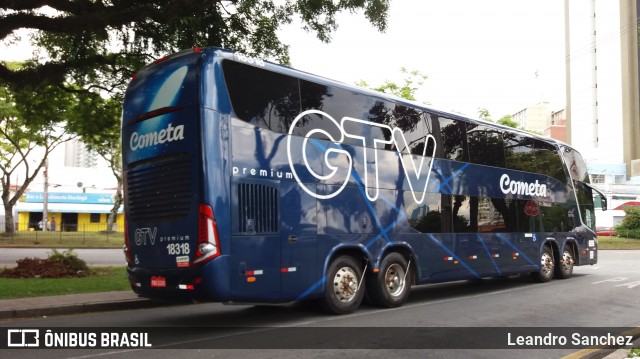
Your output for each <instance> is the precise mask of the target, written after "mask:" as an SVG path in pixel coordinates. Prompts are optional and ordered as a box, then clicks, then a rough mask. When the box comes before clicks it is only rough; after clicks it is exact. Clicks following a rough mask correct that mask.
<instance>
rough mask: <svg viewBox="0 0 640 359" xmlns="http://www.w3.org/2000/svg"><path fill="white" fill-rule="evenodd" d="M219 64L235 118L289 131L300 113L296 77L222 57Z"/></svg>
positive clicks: (259, 125)
mask: <svg viewBox="0 0 640 359" xmlns="http://www.w3.org/2000/svg"><path fill="white" fill-rule="evenodd" d="M222 68H223V71H224V76H225V80H226V82H227V88H228V90H229V98H230V100H231V106H232V107H233V112H234V113H235V115H236V116H237V117H238V118H240V119H241V120H243V121H245V122H248V123H250V124H252V125H254V126H258V127H262V128H265V129H268V130H271V131H275V132H279V133H287V132H288V131H289V126H290V125H291V123H292V122H293V120H294V119H295V117H296V116H297V115H298V113H300V93H299V90H298V80H297V79H296V78H293V77H290V76H286V75H281V74H278V73H275V72H271V71H265V70H263V69H260V68H257V67H253V66H248V65H245V64H242V63H238V62H234V61H224V62H223V65H222Z"/></svg>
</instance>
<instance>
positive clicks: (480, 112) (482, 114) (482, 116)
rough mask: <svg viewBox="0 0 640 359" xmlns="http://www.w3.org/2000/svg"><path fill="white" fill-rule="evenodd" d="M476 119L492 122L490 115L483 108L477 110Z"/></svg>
mask: <svg viewBox="0 0 640 359" xmlns="http://www.w3.org/2000/svg"><path fill="white" fill-rule="evenodd" d="M478 118H479V119H481V120H483V121H487V122H493V120H492V119H491V114H490V113H489V110H488V109H486V108H485V107H480V108H478Z"/></svg>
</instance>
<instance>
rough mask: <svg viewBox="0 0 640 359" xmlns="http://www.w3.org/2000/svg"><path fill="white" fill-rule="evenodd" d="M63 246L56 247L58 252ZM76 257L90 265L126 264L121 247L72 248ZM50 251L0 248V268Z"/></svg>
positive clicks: (38, 256) (44, 256) (11, 265)
mask: <svg viewBox="0 0 640 359" xmlns="http://www.w3.org/2000/svg"><path fill="white" fill-rule="evenodd" d="M64 250H65V249H64V248H60V249H58V251H59V252H62V251H64ZM73 251H74V252H75V253H77V254H78V257H79V258H81V259H84V261H85V262H87V264H88V265H90V266H124V265H126V262H125V258H124V253H122V249H120V248H113V249H94V248H79V249H74V250H73ZM49 252H51V249H48V248H0V268H4V267H13V266H15V265H16V260H18V259H21V258H34V257H36V258H43V259H44V258H47V257H48V255H49Z"/></svg>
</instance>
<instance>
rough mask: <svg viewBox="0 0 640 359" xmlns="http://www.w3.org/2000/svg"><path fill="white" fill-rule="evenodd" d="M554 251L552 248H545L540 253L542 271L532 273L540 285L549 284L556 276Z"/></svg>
mask: <svg viewBox="0 0 640 359" xmlns="http://www.w3.org/2000/svg"><path fill="white" fill-rule="evenodd" d="M554 264H555V263H554V261H553V251H552V250H551V247H549V246H544V247H543V248H542V253H540V270H539V271H537V272H533V273H531V276H532V277H533V279H534V280H535V281H536V282H538V283H547V282H549V281H551V280H552V279H553V275H554V267H555V265H554Z"/></svg>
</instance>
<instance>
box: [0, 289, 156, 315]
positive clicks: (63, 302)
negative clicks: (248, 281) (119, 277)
mask: <svg viewBox="0 0 640 359" xmlns="http://www.w3.org/2000/svg"><path fill="white" fill-rule="evenodd" d="M162 305H166V303H159V302H154V301H151V300H149V299H146V298H140V297H138V295H137V294H135V293H133V292H132V291H118V292H102V293H85V294H68V295H56V296H48V297H33V298H18V299H4V300H0V320H3V319H11V318H29V317H42V316H50V315H64V314H77V313H89V312H98V311H108V310H123V309H139V308H150V307H158V306H162Z"/></svg>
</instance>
